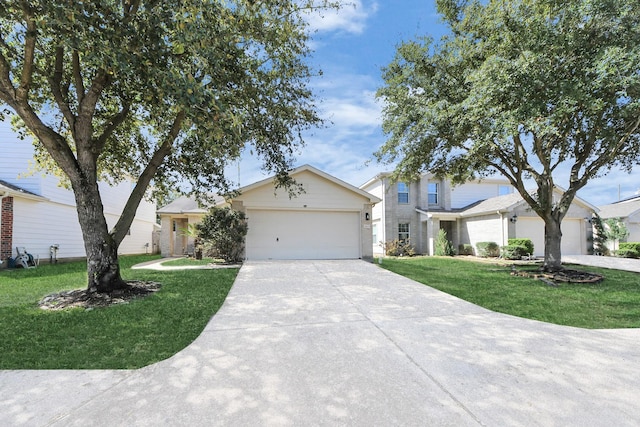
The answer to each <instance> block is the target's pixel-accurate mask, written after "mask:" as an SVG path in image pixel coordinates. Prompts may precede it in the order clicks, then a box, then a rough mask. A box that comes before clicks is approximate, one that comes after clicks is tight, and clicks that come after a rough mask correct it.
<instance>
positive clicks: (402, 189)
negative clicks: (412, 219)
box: [398, 182, 409, 205]
mask: <svg viewBox="0 0 640 427" xmlns="http://www.w3.org/2000/svg"><path fill="white" fill-rule="evenodd" d="M398 203H399V204H401V205H406V204H408V203H409V186H408V185H407V184H405V183H404V182H399V183H398Z"/></svg>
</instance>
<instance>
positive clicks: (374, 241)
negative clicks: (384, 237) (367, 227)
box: [371, 224, 378, 245]
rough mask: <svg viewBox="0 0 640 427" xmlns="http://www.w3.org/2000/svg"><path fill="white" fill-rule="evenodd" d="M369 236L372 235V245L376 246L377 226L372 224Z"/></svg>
mask: <svg viewBox="0 0 640 427" xmlns="http://www.w3.org/2000/svg"><path fill="white" fill-rule="evenodd" d="M371 234H372V235H373V244H374V245H377V244H378V224H373V225H372V226H371Z"/></svg>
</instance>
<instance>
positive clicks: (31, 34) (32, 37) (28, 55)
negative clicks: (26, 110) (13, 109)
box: [16, 2, 38, 102]
mask: <svg viewBox="0 0 640 427" xmlns="http://www.w3.org/2000/svg"><path fill="white" fill-rule="evenodd" d="M22 7H23V11H24V19H25V22H26V24H27V32H26V34H25V39H24V58H23V64H22V74H21V76H20V85H19V86H18V89H17V90H16V98H17V100H18V101H20V102H25V101H26V100H27V98H28V97H29V89H30V88H31V81H32V75H33V60H34V57H35V51H36V38H37V35H38V29H37V27H36V22H35V20H34V16H33V10H32V9H31V7H30V5H29V4H28V3H26V2H23V3H22Z"/></svg>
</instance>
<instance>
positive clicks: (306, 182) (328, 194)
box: [235, 171, 369, 211]
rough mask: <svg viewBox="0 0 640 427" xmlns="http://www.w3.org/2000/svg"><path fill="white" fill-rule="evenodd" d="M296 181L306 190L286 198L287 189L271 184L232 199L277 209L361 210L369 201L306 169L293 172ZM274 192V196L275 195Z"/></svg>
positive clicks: (245, 205) (252, 206)
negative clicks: (275, 188)
mask: <svg viewBox="0 0 640 427" xmlns="http://www.w3.org/2000/svg"><path fill="white" fill-rule="evenodd" d="M294 178H295V180H296V182H298V183H299V184H302V185H303V188H304V190H305V193H303V194H299V195H298V196H296V197H289V194H288V193H287V191H286V190H284V189H282V188H280V189H278V190H274V187H273V185H272V184H271V183H269V184H266V185H264V186H259V187H256V188H254V189H250V190H248V191H246V192H244V193H243V194H242V195H241V196H240V197H237V198H236V199H235V200H239V201H242V203H243V205H244V207H245V208H278V209H331V210H335V209H341V210H357V211H361V210H362V207H363V203H367V202H368V201H369V200H368V199H367V198H365V197H364V196H356V195H355V193H354V192H353V191H350V190H348V189H346V188H345V187H342V186H339V185H337V184H335V183H333V182H331V181H329V180H326V179H324V178H323V177H321V176H318V175H316V174H314V173H312V172H309V171H303V172H301V173H299V174H296V175H295V177H294ZM274 191H275V197H274Z"/></svg>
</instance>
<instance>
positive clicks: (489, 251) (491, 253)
mask: <svg viewBox="0 0 640 427" xmlns="http://www.w3.org/2000/svg"><path fill="white" fill-rule="evenodd" d="M476 249H477V250H478V251H477V254H478V256H479V257H483V258H486V257H498V256H500V246H498V244H497V243H496V242H478V243H476Z"/></svg>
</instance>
